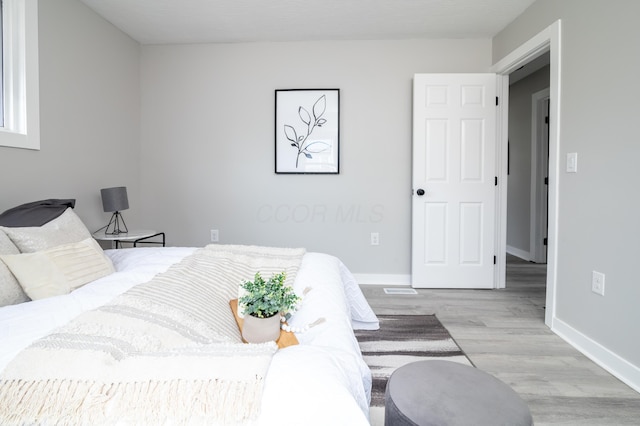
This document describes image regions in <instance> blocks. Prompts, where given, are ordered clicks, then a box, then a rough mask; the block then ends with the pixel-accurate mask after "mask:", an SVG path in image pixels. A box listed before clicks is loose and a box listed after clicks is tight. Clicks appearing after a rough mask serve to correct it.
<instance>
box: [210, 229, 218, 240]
mask: <svg viewBox="0 0 640 426" xmlns="http://www.w3.org/2000/svg"><path fill="white" fill-rule="evenodd" d="M219 240H220V234H218V230H217V229H212V230H211V242H212V243H217V242H218V241H219Z"/></svg>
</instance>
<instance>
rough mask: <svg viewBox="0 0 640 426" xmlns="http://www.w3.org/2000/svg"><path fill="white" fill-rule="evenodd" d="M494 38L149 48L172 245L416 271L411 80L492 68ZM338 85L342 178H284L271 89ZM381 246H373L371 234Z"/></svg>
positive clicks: (152, 188) (146, 181)
mask: <svg viewBox="0 0 640 426" xmlns="http://www.w3.org/2000/svg"><path fill="white" fill-rule="evenodd" d="M490 57H491V53H490V41H489V40H434V41H424V40H423V41H361V42H355V41H354V42H347V41H343V42H313V43H309V42H299V43H257V44H225V45H181V46H143V48H142V64H141V67H142V151H141V152H142V154H141V155H142V157H141V176H142V192H141V193H142V200H143V206H144V215H145V218H146V220H147V221H148V223H149V226H152V227H156V228H162V229H164V230H165V231H167V233H168V234H167V235H168V239H169V242H170V244H175V245H196V246H200V245H203V244H206V243H207V242H208V241H209V230H210V229H212V228H215V229H219V230H220V239H221V242H223V243H241V244H265V245H277V246H304V247H306V248H307V249H308V250H310V251H322V252H326V253H330V254H333V255H336V256H338V257H340V258H341V259H342V260H343V261H344V262H345V264H346V265H347V266H348V267H350V268H351V270H352V271H353V272H354V273H368V274H406V275H407V276H408V274H409V273H410V258H411V256H410V248H411V203H410V201H411V197H410V194H411V102H412V101H411V100H412V78H413V74H414V73H420V72H486V71H487V70H488V69H489V67H490V62H491V61H490ZM290 88H339V89H340V96H341V111H340V112H341V123H340V125H341V128H340V174H339V175H330V176H327V175H325V176H322V175H319V176H318V175H302V176H300V175H275V174H274V90H275V89H290ZM371 232H379V233H380V245H379V246H371V245H370V233H371Z"/></svg>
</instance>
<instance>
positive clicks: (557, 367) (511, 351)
mask: <svg viewBox="0 0 640 426" xmlns="http://www.w3.org/2000/svg"><path fill="white" fill-rule="evenodd" d="M544 274H545V266H544V265H535V264H531V263H529V262H524V261H521V260H519V259H517V258H515V257H512V256H508V263H507V288H506V289H502V290H418V293H419V294H418V295H415V296H408V295H405V296H397V295H394V296H390V295H386V294H385V293H384V287H383V286H373V285H363V286H361V287H362V291H363V293H364V295H365V297H366V298H367V300H368V301H369V304H370V305H371V307H372V308H373V310H374V311H375V312H376V314H435V315H436V316H437V317H438V318H439V319H440V321H441V322H442V324H444V326H445V327H446V328H447V329H448V330H449V332H450V333H451V335H452V336H453V338H454V339H455V340H456V342H458V344H459V345H460V347H461V348H462V350H463V351H465V353H466V354H467V356H468V357H469V359H471V361H472V362H473V363H474V364H475V366H476V367H478V368H480V369H482V370H484V371H486V372H488V373H491V374H493V375H494V376H496V377H498V378H499V379H500V380H502V381H504V382H505V383H507V384H509V385H510V386H511V387H513V389H515V390H516V392H518V393H519V394H520V396H521V397H522V398H523V399H524V400H525V401H526V402H527V403H528V405H529V408H530V410H531V413H532V415H533V418H534V422H535V424H536V425H559V424H562V425H607V426H609V425H640V394H639V393H637V392H635V391H634V390H633V389H631V388H630V387H628V386H627V385H625V384H624V383H622V382H621V381H619V380H618V379H616V378H615V377H613V376H612V375H610V374H609V373H607V372H606V371H605V370H603V369H602V368H601V367H599V366H598V365H596V364H595V363H593V362H592V361H591V360H589V359H588V358H587V357H585V356H584V355H582V354H581V353H580V352H578V351H577V350H576V349H574V348H573V347H572V346H570V345H569V344H568V343H566V342H565V341H564V340H562V339H561V338H560V337H558V336H556V335H555V334H554V333H552V332H551V330H549V328H548V327H547V326H546V325H544V303H545V275H544Z"/></svg>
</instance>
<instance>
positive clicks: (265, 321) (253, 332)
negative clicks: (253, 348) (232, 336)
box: [242, 314, 280, 343]
mask: <svg viewBox="0 0 640 426" xmlns="http://www.w3.org/2000/svg"><path fill="white" fill-rule="evenodd" d="M279 337H280V315H278V314H276V315H274V316H272V317H269V318H258V317H254V316H252V315H245V316H244V322H243V324H242V338H243V339H244V340H245V341H246V342H248V343H264V342H271V341H276V340H278V338H279Z"/></svg>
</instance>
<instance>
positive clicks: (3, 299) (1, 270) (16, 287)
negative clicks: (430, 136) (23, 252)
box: [0, 229, 30, 307]
mask: <svg viewBox="0 0 640 426" xmlns="http://www.w3.org/2000/svg"><path fill="white" fill-rule="evenodd" d="M18 253H20V250H18V247H16V246H15V244H13V243H12V242H11V240H10V239H9V237H7V235H6V234H5V233H4V232H2V230H1V229H0V255H2V254H18ZM29 300H30V299H29V297H27V295H26V294H25V292H24V291H23V290H22V287H21V286H20V284H19V283H18V281H17V280H16V278H15V277H14V276H13V274H12V273H11V271H10V270H9V268H7V265H5V264H4V262H2V261H1V260H0V307H2V306H7V305H15V304H17V303H22V302H28V301H29Z"/></svg>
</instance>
